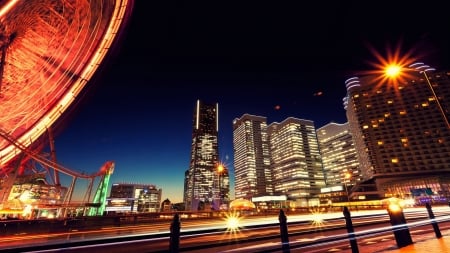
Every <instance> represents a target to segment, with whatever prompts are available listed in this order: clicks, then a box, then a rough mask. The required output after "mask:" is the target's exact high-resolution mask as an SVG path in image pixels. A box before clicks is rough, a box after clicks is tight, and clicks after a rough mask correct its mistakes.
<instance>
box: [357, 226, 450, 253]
mask: <svg viewBox="0 0 450 253" xmlns="http://www.w3.org/2000/svg"><path fill="white" fill-rule="evenodd" d="M440 231H441V234H442V237H441V238H437V237H436V234H435V233H434V232H433V233H425V234H414V233H412V234H411V239H412V242H413V243H412V244H410V245H407V246H404V247H398V246H397V243H396V241H395V240H392V237H391V238H390V239H388V238H378V240H374V239H373V238H371V239H370V240H369V239H368V240H367V241H365V240H361V241H358V249H359V252H360V253H416V252H417V253H424V252H425V253H450V229H447V230H440ZM350 252H351V251H350Z"/></svg>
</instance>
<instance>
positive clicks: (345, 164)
mask: <svg viewBox="0 0 450 253" xmlns="http://www.w3.org/2000/svg"><path fill="white" fill-rule="evenodd" d="M316 132H317V139H318V141H319V148H320V154H321V156H322V163H323V171H324V176H325V184H326V187H325V188H323V189H322V193H324V194H325V195H326V194H328V195H329V196H336V197H338V198H337V199H336V198H335V199H333V198H328V200H329V201H330V202H334V201H347V200H349V199H350V196H349V195H350V194H351V188H352V186H353V185H355V184H356V183H357V182H359V181H361V177H360V174H361V173H360V170H359V163H358V155H357V153H356V149H355V145H354V143H353V139H352V135H351V133H350V129H349V124H348V122H345V123H343V124H338V123H334V122H331V123H328V124H326V125H324V126H322V127H321V128H319V129H317V130H316ZM333 191H336V192H334V193H333ZM337 192H340V193H341V194H337ZM343 195H344V196H343Z"/></svg>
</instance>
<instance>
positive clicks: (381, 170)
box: [344, 63, 450, 203]
mask: <svg viewBox="0 0 450 253" xmlns="http://www.w3.org/2000/svg"><path fill="white" fill-rule="evenodd" d="M449 75H450V72H437V71H435V70H434V69H432V68H430V67H429V66H426V65H424V64H421V63H416V64H412V65H410V66H408V68H407V69H406V72H405V73H404V75H402V76H401V77H399V78H398V79H395V80H391V79H388V78H380V76H377V75H375V74H373V75H366V76H361V77H353V78H350V79H348V80H347V81H346V82H345V84H346V88H347V96H346V98H345V100H344V107H345V108H346V110H347V119H348V122H349V126H350V131H351V133H352V136H353V140H354V142H355V147H356V150H357V154H358V160H359V164H360V169H361V177H362V181H364V182H367V181H373V182H374V184H375V185H376V187H377V190H378V193H379V196H380V197H381V198H383V197H390V196H396V197H401V198H408V197H411V198H414V199H415V200H416V203H423V202H426V201H433V202H434V203H436V202H442V201H445V202H446V201H448V198H449V183H450V128H449V124H448V118H449V110H450V78H449Z"/></svg>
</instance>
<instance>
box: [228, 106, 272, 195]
mask: <svg viewBox="0 0 450 253" xmlns="http://www.w3.org/2000/svg"><path fill="white" fill-rule="evenodd" d="M233 147H234V171H235V173H234V174H235V180H234V184H235V190H234V191H235V197H236V199H240V198H243V199H248V200H252V198H253V197H260V196H266V195H272V194H273V188H272V175H271V172H270V154H269V143H268V138H267V118H266V117H262V116H255V115H249V114H244V115H242V116H241V117H240V118H236V119H234V120H233Z"/></svg>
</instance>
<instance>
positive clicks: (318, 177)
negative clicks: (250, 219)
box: [267, 117, 325, 207]
mask: <svg viewBox="0 0 450 253" xmlns="http://www.w3.org/2000/svg"><path fill="white" fill-rule="evenodd" d="M267 132H268V138H269V152H270V157H271V162H270V164H271V165H270V166H271V169H272V175H273V185H274V192H275V194H285V195H287V198H288V199H289V200H291V201H292V202H293V203H295V206H297V207H306V206H314V205H318V204H319V198H318V195H319V193H320V189H321V188H323V187H324V186H325V181H324V175H323V168H322V159H321V156H320V152H319V144H318V141H317V136H316V130H315V128H314V123H313V122H312V121H309V120H302V119H297V118H292V117H290V118H287V119H285V120H284V121H282V122H281V123H277V122H274V123H271V124H270V125H269V126H268V127H267Z"/></svg>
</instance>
